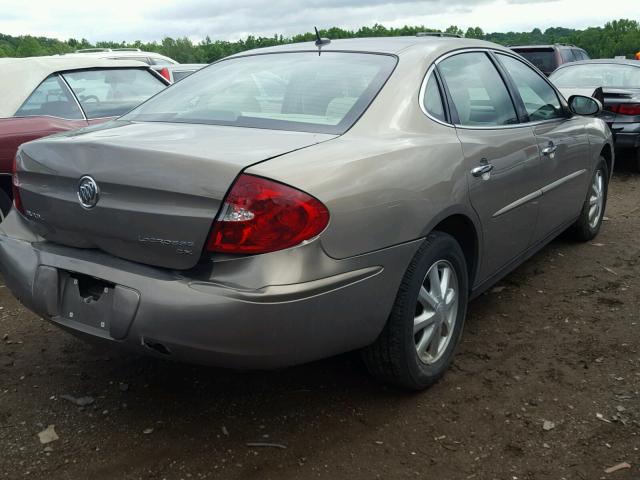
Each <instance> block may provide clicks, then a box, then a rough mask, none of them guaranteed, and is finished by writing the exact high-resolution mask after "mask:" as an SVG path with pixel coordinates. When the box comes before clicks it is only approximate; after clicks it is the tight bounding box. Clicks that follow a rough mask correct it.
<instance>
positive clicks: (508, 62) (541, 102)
mask: <svg viewBox="0 0 640 480" xmlns="http://www.w3.org/2000/svg"><path fill="white" fill-rule="evenodd" d="M498 58H499V59H500V63H502V65H503V66H504V68H505V70H507V72H509V75H510V76H511V78H512V79H513V82H514V83H515V86H516V88H517V90H518V93H520V97H521V98H522V101H523V102H524V106H525V109H526V110H527V114H528V115H529V120H530V121H532V122H535V121H539V120H550V119H552V118H561V117H564V112H563V110H562V107H561V105H560V100H559V99H558V95H556V92H555V90H554V89H553V88H552V87H551V85H549V84H548V83H547V82H546V81H545V80H544V79H543V78H542V77H541V76H540V75H539V74H537V73H536V72H535V71H534V70H532V69H531V68H530V67H528V66H527V65H525V64H524V63H522V62H521V61H520V60H516V59H515V58H513V57H510V56H508V55H502V54H498Z"/></svg>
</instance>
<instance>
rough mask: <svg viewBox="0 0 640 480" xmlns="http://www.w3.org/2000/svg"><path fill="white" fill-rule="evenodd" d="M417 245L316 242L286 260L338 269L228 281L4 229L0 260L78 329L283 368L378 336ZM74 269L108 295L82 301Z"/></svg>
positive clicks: (185, 353) (29, 293) (40, 309)
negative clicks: (361, 249)
mask: <svg viewBox="0 0 640 480" xmlns="http://www.w3.org/2000/svg"><path fill="white" fill-rule="evenodd" d="M418 244H419V242H412V243H409V244H404V245H401V246H397V247H393V248H390V249H386V250H383V251H379V252H376V253H373V254H368V255H364V256H361V257H358V258H356V259H353V260H350V261H336V260H333V259H331V258H329V257H327V256H326V255H324V253H323V252H322V253H320V251H321V248H320V246H319V242H312V243H311V244H309V245H305V246H303V247H300V248H299V249H298V250H301V251H300V252H289V253H288V254H286V253H284V254H283V255H288V257H289V259H288V260H289V261H288V262H285V263H282V265H283V268H285V269H286V270H288V271H289V269H293V270H294V271H295V270H296V269H301V268H304V267H305V266H308V265H305V262H307V263H308V261H309V260H308V258H307V259H305V258H306V257H309V256H312V257H315V259H314V260H312V262H313V263H316V265H317V263H318V262H324V264H325V265H324V266H318V268H317V270H318V271H321V272H323V273H325V274H326V273H327V272H330V271H331V273H332V274H331V275H328V276H322V277H318V278H315V279H313V280H306V281H300V282H297V283H282V284H279V285H276V284H272V285H268V286H263V287H261V288H244V287H243V286H241V285H233V286H232V285H230V284H228V283H227V284H225V283H224V282H225V281H226V278H225V275H222V276H221V279H216V277H215V274H213V273H211V277H210V278H209V279H206V280H201V279H197V280H195V279H193V278H185V277H184V276H182V275H181V274H180V273H179V272H172V271H167V270H162V269H157V268H153V267H146V266H144V265H140V264H136V263H133V262H127V261H123V260H120V259H117V258H114V257H111V256H109V255H106V254H103V253H100V252H96V251H87V250H79V249H74V248H68V247H61V246H56V245H53V244H50V243H38V242H29V241H26V240H24V239H18V238H12V237H10V236H7V235H6V234H4V233H2V232H0V269H1V270H2V272H3V275H4V277H5V282H6V284H7V286H8V287H9V288H10V289H11V291H12V292H13V293H14V294H15V295H16V297H18V298H19V299H20V300H21V301H22V302H23V303H24V304H25V305H26V306H27V307H29V308H30V309H32V310H33V311H34V312H36V313H37V314H39V315H40V316H42V317H43V318H45V319H48V320H50V321H51V322H53V323H55V324H57V325H58V326H60V327H62V328H64V329H66V330H68V331H70V332H72V333H74V334H76V335H79V336H89V337H93V338H96V339H101V340H103V341H104V342H106V343H111V344H114V345H115V344H120V345H124V346H127V347H130V348H133V349H137V350H140V351H143V352H146V353H150V354H153V355H164V356H166V357H171V358H174V359H177V360H181V361H188V362H193V363H202V364H211V365H218V366H224V367H232V368H276V367H281V366H287V365H293V364H298V363H304V362H308V361H311V360H315V359H319V358H323V357H327V356H331V355H334V354H338V353H342V352H345V351H349V350H353V349H356V348H360V347H364V346H366V345H368V344H370V343H372V342H373V341H374V340H375V338H376V337H377V336H378V335H379V333H380V331H381V330H382V328H383V326H384V323H385V322H386V318H387V316H388V314H389V312H390V310H391V307H392V305H393V301H394V299H395V294H396V292H397V288H398V285H399V283H400V280H401V278H402V275H403V274H404V271H405V269H406V266H407V264H408V262H409V261H410V259H411V258H412V256H413V254H414V253H415V250H416V249H417V247H418ZM304 249H308V250H309V251H306V252H305V251H302V250H304ZM294 250H296V249H294ZM270 255H273V254H270ZM276 255H277V254H276ZM264 257H265V261H266V257H267V256H264ZM296 258H298V259H299V260H298V261H296V260H295V259H296ZM252 262H253V264H252V266H251V267H250V268H248V267H247V273H248V274H249V275H250V276H251V278H254V279H255V277H256V275H257V276H259V275H260V272H259V271H258V270H256V265H257V264H259V260H258V261H256V260H255V259H254V260H252ZM264 265H265V266H268V265H269V261H267V263H264ZM238 267H239V268H240V269H242V268H244V267H246V265H244V264H238ZM209 268H211V272H215V271H216V269H217V268H218V267H217V266H216V264H215V263H214V264H213V266H210V267H209ZM225 268H227V269H228V268H229V267H228V266H224V265H222V266H220V267H219V270H220V271H221V272H223V271H224V270H225ZM76 274H81V275H86V276H90V277H95V278H98V279H100V280H103V281H104V282H105V283H104V285H105V290H104V292H105V293H104V295H102V296H101V297H100V298H99V299H98V300H95V299H94V300H93V301H83V300H82V295H80V294H79V292H78V289H77V287H75V286H74V283H73V277H74V275H76ZM270 275H272V273H270ZM267 276H268V275H267ZM281 276H282V277H283V279H284V278H285V277H287V276H288V274H287V273H284V274H282V275H281ZM303 276H308V275H307V274H305V275H303ZM87 278H88V277H87ZM265 278H266V277H265ZM272 278H273V277H272ZM159 352H164V353H159Z"/></svg>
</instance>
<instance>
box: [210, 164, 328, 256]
mask: <svg viewBox="0 0 640 480" xmlns="http://www.w3.org/2000/svg"><path fill="white" fill-rule="evenodd" d="M328 223H329V211H328V210H327V207H325V206H324V204H322V202H320V201H319V200H317V199H316V198H313V197H312V196H310V195H307V194H306V193H304V192H301V191H300V190H296V189H295V188H292V187H289V186H287V185H283V184H281V183H278V182H274V181H272V180H267V179H265V178H262V177H255V176H253V175H246V174H243V175H240V176H239V177H238V178H237V180H236V182H235V183H234V184H233V187H231V191H230V192H229V194H228V195H227V198H226V201H225V203H224V205H223V206H222V209H221V211H220V214H219V215H218V218H217V220H216V221H215V222H214V224H213V228H212V230H211V235H210V237H209V241H208V244H207V251H209V252H221V253H241V254H257V253H267V252H274V251H276V250H282V249H284V248H289V247H293V246H294V245H298V244H300V243H302V242H304V241H305V240H309V239H311V238H314V237H316V236H318V235H319V234H320V233H321V232H322V231H323V230H324V229H325V228H326V226H327V224H328Z"/></svg>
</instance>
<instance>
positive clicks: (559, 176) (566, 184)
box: [496, 53, 590, 241]
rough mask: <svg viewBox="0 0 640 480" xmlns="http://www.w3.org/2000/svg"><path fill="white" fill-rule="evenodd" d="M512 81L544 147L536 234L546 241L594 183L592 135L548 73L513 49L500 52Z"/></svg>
mask: <svg viewBox="0 0 640 480" xmlns="http://www.w3.org/2000/svg"><path fill="white" fill-rule="evenodd" d="M496 57H497V58H498V59H499V62H500V64H501V65H502V66H503V67H504V68H505V70H506V71H507V72H508V75H509V77H510V78H511V79H512V81H513V85H514V90H515V95H517V96H518V97H520V100H521V101H522V105H523V107H524V109H525V110H526V115H527V117H528V123H529V125H531V128H532V129H533V133H534V135H535V137H536V142H537V145H538V151H539V153H540V167H541V168H540V174H539V176H538V181H537V188H538V189H539V190H540V191H541V192H542V196H541V197H540V216H539V221H538V225H537V227H536V232H535V239H536V240H538V241H543V240H545V239H547V238H548V237H549V236H550V235H552V234H554V233H557V231H558V229H560V228H562V227H564V226H566V225H567V223H568V222H571V221H572V220H574V219H575V218H576V217H577V216H578V215H579V213H580V210H581V208H582V204H583V202H584V199H585V195H586V192H587V185H588V183H589V179H590V178H589V172H588V165H589V152H590V148H589V139H588V138H587V133H586V131H585V127H584V119H583V118H582V117H578V116H570V115H569V114H568V112H567V111H566V110H565V109H563V108H562V105H561V103H560V99H559V98H558V95H557V93H556V91H555V89H554V88H553V87H552V86H551V85H550V84H549V83H548V81H547V79H546V78H544V77H543V76H542V75H540V74H539V73H538V72H536V71H535V70H533V69H532V68H531V67H529V66H528V65H526V64H525V63H524V62H522V61H520V60H519V59H517V58H514V57H512V56H510V55H505V54H501V53H499V54H496Z"/></svg>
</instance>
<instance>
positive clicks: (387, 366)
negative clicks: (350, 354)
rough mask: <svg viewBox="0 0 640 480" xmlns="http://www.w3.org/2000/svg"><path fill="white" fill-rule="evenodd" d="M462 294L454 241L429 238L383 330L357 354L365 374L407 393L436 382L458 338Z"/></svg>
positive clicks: (437, 235) (462, 268) (460, 259)
mask: <svg viewBox="0 0 640 480" xmlns="http://www.w3.org/2000/svg"><path fill="white" fill-rule="evenodd" d="M436 279H437V280H436ZM443 287H444V288H443ZM468 292H469V280H468V273H467V265H466V261H465V257H464V254H463V252H462V249H461V248H460V245H459V244H458V242H456V240H455V239H454V238H453V237H452V236H451V235H448V234H446V233H442V232H433V233H431V234H429V236H428V237H427V238H426V240H425V241H424V243H423V244H422V246H421V247H420V249H419V250H418V252H417V253H416V254H415V256H414V258H413V260H412V261H411V263H410V264H409V267H408V268H407V271H406V273H405V276H404V278H403V279H402V283H401V284H400V289H399V290H398V294H397V296H396V301H395V303H394V306H393V309H392V311H391V314H390V315H389V319H388V320H387V324H386V325H385V327H384V330H383V331H382V333H381V334H380V336H379V337H378V339H377V340H376V342H375V343H374V344H373V345H371V346H369V347H367V348H365V349H364V350H363V352H362V356H363V359H364V362H365V364H366V366H367V368H368V370H369V372H370V373H371V374H372V375H374V376H375V377H377V378H378V379H380V380H382V381H384V382H386V383H390V384H393V385H396V386H399V387H402V388H406V389H409V390H416V391H417V390H424V389H426V388H427V387H429V386H431V385H433V384H434V383H435V382H437V381H438V380H439V379H440V378H441V377H442V376H443V375H444V373H445V372H446V370H447V368H448V366H449V364H450V363H451V360H452V359H453V354H454V350H455V348H456V345H457V343H458V341H459V339H460V336H461V334H462V328H463V324H464V318H465V315H466V311H467V301H468Z"/></svg>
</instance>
